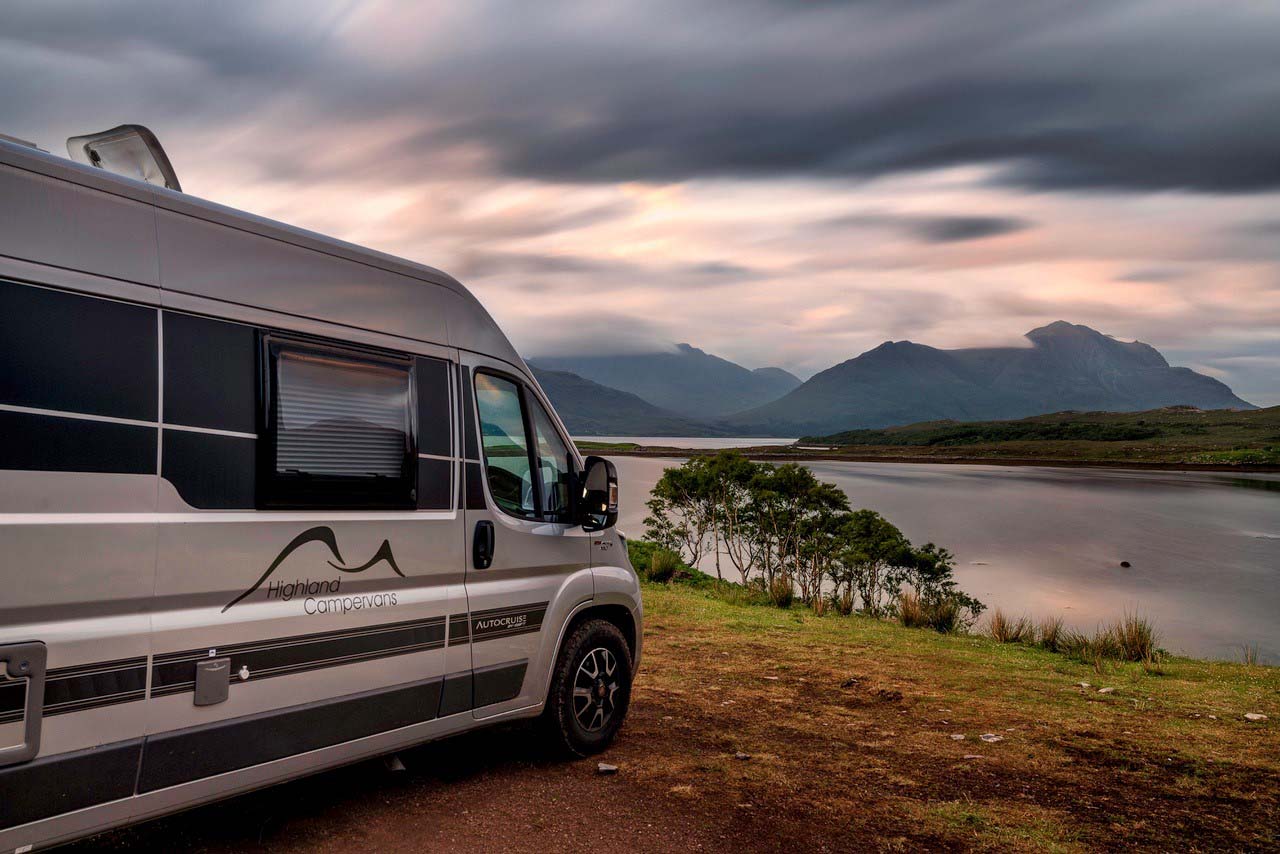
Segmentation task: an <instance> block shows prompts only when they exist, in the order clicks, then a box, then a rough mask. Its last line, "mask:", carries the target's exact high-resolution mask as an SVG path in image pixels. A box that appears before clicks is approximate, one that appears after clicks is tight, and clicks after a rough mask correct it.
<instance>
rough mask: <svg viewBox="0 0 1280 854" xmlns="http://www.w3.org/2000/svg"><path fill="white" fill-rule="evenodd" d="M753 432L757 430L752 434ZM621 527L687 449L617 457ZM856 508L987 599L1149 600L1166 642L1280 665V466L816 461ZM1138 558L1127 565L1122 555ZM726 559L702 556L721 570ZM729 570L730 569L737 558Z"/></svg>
mask: <svg viewBox="0 0 1280 854" xmlns="http://www.w3.org/2000/svg"><path fill="white" fill-rule="evenodd" d="M752 441H755V440H752ZM613 461H614V463H615V464H616V465H617V467H618V474H619V478H620V480H621V485H622V495H621V500H622V508H621V517H620V526H621V528H622V530H623V531H625V532H626V533H627V534H629V535H631V536H635V537H639V536H642V535H643V532H644V523H643V520H644V517H645V515H646V513H645V508H644V502H645V501H646V500H647V498H648V493H649V490H650V489H651V488H652V487H653V485H654V483H656V482H657V479H658V478H659V477H660V476H661V475H662V470H663V468H665V467H666V466H670V465H677V464H678V463H679V462H680V461H679V460H659V459H646V458H640V457H614V458H613ZM809 467H810V468H811V469H813V472H814V474H816V475H817V476H818V477H819V478H821V479H823V480H827V481H831V482H834V483H836V484H838V485H839V486H840V488H841V489H843V490H844V491H845V493H846V494H847V495H848V496H849V500H850V503H852V504H853V506H854V507H869V508H871V509H873V510H877V511H879V512H881V513H883V514H884V515H885V516H886V517H888V519H889V520H890V521H892V522H893V523H894V524H896V525H897V526H898V527H900V528H901V529H902V530H903V532H904V533H905V534H906V535H907V536H908V537H910V538H911V539H912V540H913V541H915V542H926V541H929V540H932V541H934V542H936V543H938V544H940V545H943V546H946V547H947V548H948V549H950V550H951V551H952V552H954V553H955V555H956V559H957V560H956V562H957V566H956V577H957V580H958V581H959V582H960V584H961V586H962V587H963V588H964V589H965V590H967V591H968V592H970V593H972V594H973V595H975V596H977V597H978V598H979V599H981V600H982V601H983V602H985V603H987V605H989V606H991V605H999V606H1000V607H1001V608H1003V609H1004V610H1005V611H1007V612H1013V613H1015V614H1017V613H1024V612H1025V613H1027V614H1030V615H1032V616H1034V617H1036V618H1039V617H1043V616H1048V615H1061V616H1062V617H1063V618H1064V619H1065V620H1066V622H1067V623H1068V624H1069V625H1071V626H1073V627H1075V628H1080V629H1092V628H1094V627H1095V626H1096V625H1097V624H1098V622H1099V621H1101V620H1110V619H1112V618H1115V617H1119V616H1121V615H1122V613H1123V612H1124V611H1125V609H1126V608H1127V609H1129V610H1134V609H1136V610H1138V611H1140V612H1141V613H1142V614H1144V615H1146V616H1149V617H1151V618H1153V619H1154V620H1155V622H1156V625H1157V626H1158V628H1159V629H1160V631H1161V633H1162V645H1163V646H1164V647H1166V648H1167V649H1170V650H1173V651H1175V652H1182V653H1186V654H1190V655H1196V656H1202V657H1212V658H1222V659H1239V658H1240V648H1241V645H1242V644H1245V643H1248V644H1251V645H1256V646H1257V647H1258V648H1259V651H1260V653H1261V655H1262V658H1263V659H1264V660H1266V661H1268V662H1269V663H1272V664H1280V475H1266V474H1255V475H1248V474H1232V473H1221V474H1219V473H1199V472H1197V473H1179V472H1146V471H1121V470H1115V469H1055V468H1039V467H1002V466H960V465H924V464H896V463H845V462H815V463H810V464H809ZM1122 560H1127V561H1129V562H1130V563H1131V564H1132V567H1131V568H1129V569H1124V568H1122V567H1121V566H1120V561H1122ZM713 566H714V564H712V563H710V562H704V565H703V568H704V569H706V570H708V571H714V569H713ZM722 568H723V570H724V571H725V572H726V574H727V576H728V577H732V575H733V567H732V565H730V564H729V563H728V561H727V560H725V561H723V563H722Z"/></svg>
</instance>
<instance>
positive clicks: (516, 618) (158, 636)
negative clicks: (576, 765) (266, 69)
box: [0, 126, 641, 852]
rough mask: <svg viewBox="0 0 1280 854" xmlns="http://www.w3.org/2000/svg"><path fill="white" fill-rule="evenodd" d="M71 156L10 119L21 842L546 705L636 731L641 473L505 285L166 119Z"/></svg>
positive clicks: (8, 450) (1, 675) (562, 715)
mask: <svg viewBox="0 0 1280 854" xmlns="http://www.w3.org/2000/svg"><path fill="white" fill-rule="evenodd" d="M69 148H70V149H71V153H72V155H73V156H74V158H75V159H74V160H73V159H68V158H63V157H58V156H54V155H52V154H49V153H47V152H44V151H42V150H39V149H37V148H35V147H34V146H31V145H29V144H22V143H20V142H17V141H10V140H6V139H0V851H18V852H21V851H26V850H30V849H31V848H32V847H35V848H40V847H45V846H49V845H53V844H57V843H60V842H64V841H67V840H71V839H74V838H76V837H81V836H84V835H88V834H92V833H96V832H98V831H101V830H104V829H107V828H110V827H114V826H118V825H122V824H126V823H130V822H136V821H141V820H145V819H148V818H152V817H155V816H160V815H163V814H166V813H170V812H173V811H176V810H180V809H184V808H187V807H191V806H194V805H197V804H201V803H205V802H208V801H212V800H215V799H219V798H224V797H227V796H229V795H234V794H237V793H241V792H246V791H249V790H251V789H255V788H259V787H263V786H268V785H271V784H274V783H277V782H280V781H284V780H288V779H291V778H296V777H299V776H301V775H305V774H310V773H313V772H315V771H319V770H322V769H326V768H332V767H335V766H338V765H342V764H345V763H351V762H355V761H358V760H362V759H367V758H372V757H378V756H385V755H388V754H394V753H395V752H396V751H397V750H400V749H402V748H406V747H408V746H411V745H416V744H420V743H423V742H426V741H429V740H432V739H436V738H440V737H442V736H446V735H451V734H454V733H460V732H463V731H465V730H471V729H474V728H477V727H484V726H489V725H492V724H496V723H498V722H502V721H511V720H514V719H518V718H539V717H540V718H541V721H540V723H541V731H542V732H545V733H547V734H548V735H549V737H550V738H552V739H553V740H554V741H555V742H556V744H557V745H558V746H560V747H561V748H563V749H564V750H565V751H567V752H568V753H570V754H574V755H578V756H585V755H588V754H591V753H594V752H597V751H600V750H602V749H604V748H605V747H606V746H607V745H608V744H609V743H610V742H611V740H612V739H613V737H614V735H615V733H616V732H617V731H618V728H619V727H620V726H621V725H622V722H623V719H624V717H625V716H626V713H627V705H628V700H629V697H630V687H631V678H632V674H633V673H634V672H635V669H636V666H637V665H638V662H639V660H640V640H641V601H640V593H639V586H638V583H637V579H636V575H635V572H634V571H633V569H632V567H631V565H630V563H629V562H628V558H627V547H626V541H625V539H624V537H623V536H622V535H621V534H620V533H619V532H618V531H617V529H616V527H615V522H616V520H617V509H618V508H617V501H618V486H617V476H616V473H615V470H614V468H613V466H612V465H611V464H610V463H609V462H608V461H607V460H604V459H601V458H597V457H587V458H586V459H583V458H582V457H581V456H580V455H579V453H578V451H577V449H576V448H575V446H574V444H573V442H571V441H570V439H569V437H568V434H567V432H566V431H565V428H564V425H563V424H562V423H561V421H560V420H559V418H557V416H556V414H555V410H554V409H553V408H552V406H551V404H550V403H549V402H548V400H547V398H546V395H545V394H544V393H543V392H542V390H541V389H540V388H539V386H538V383H537V381H536V380H535V379H534V377H533V374H532V373H531V372H530V370H529V369H528V368H527V367H526V365H525V363H524V362H523V361H522V360H521V358H520V356H519V355H518V354H517V353H516V351H515V350H514V349H513V348H512V345H511V344H510V343H509V341H508V340H507V338H506V336H505V335H504V334H503V332H502V331H501V330H500V329H499V328H498V326H497V324H495V322H494V321H493V319H492V318H491V317H490V315H489V314H488V312H486V311H485V309H484V308H483V307H482V306H481V304H480V302H479V301H478V300H477V299H476V298H475V297H474V296H472V294H471V293H470V292H468V290H467V289H466V288H464V287H463V286H462V285H461V284H459V283H458V282H457V281H456V280H454V279H453V278H451V277H450V276H448V275H446V274H444V273H442V272H440V271H439V270H435V269H432V268H430V267H425V266H421V265H418V264H414V263H410V262H408V261H404V260H401V259H398V258H394V257H391V256H388V255H384V254H382V253H379V252H374V251H371V250H368V249H364V248H361V247H359V246H354V245H352V244H349V243H345V242H342V241H340V240H335V239H332V238H328V237H324V236H321V235H318V234H314V233H311V232H308V231H304V230H302V229H298V228H293V227H290V226H287V225H282V224H280V223H278V222H273V221H269V220H266V219H263V218H260V217H257V216H253V215H250V214H247V213H243V212H241V211H237V210H232V209H230V208H227V207H223V206H220V205H217V204H214V203H211V202H208V201H203V200H201V199H198V198H195V197H192V196H190V195H187V194H184V193H183V192H181V190H180V187H179V184H178V181H177V177H176V175H174V173H173V169H172V167H171V165H170V164H169V161H168V159H167V158H165V157H164V155H163V151H162V149H160V147H159V144H158V143H157V142H156V141H155V138H154V136H152V135H151V134H150V133H149V132H146V131H145V129H144V128H140V127H137V126H123V127H122V128H117V129H115V130H114V131H110V132H106V133H104V134H92V135H89V136H86V137H77V138H73V139H72V140H70V141H69ZM77 161H79V162H77ZM122 173H123V174H122Z"/></svg>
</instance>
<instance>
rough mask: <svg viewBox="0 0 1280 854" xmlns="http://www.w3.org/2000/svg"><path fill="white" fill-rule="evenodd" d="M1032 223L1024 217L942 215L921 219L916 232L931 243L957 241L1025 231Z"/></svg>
mask: <svg viewBox="0 0 1280 854" xmlns="http://www.w3.org/2000/svg"><path fill="white" fill-rule="evenodd" d="M1030 227H1031V223H1029V222H1028V221H1027V220H1024V219H1016V218H1014V217H997V216H940V217H933V218H930V219H924V220H921V221H920V222H919V223H918V224H917V225H916V234H918V235H919V236H920V238H921V239H922V240H925V241H928V242H929V243H956V242H959V241H962V240H980V239H982V238H984V237H998V236H999V235H1002V234H1013V233H1014V232H1016V231H1025V230H1026V229H1028V228H1030Z"/></svg>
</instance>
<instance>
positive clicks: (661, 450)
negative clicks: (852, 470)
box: [584, 445, 1280, 474]
mask: <svg viewBox="0 0 1280 854" xmlns="http://www.w3.org/2000/svg"><path fill="white" fill-rule="evenodd" d="M779 447H786V446H776V445H775V446H769V445H764V446H750V447H740V448H676V447H668V446H663V445H642V446H639V447H635V448H617V449H615V448H599V447H597V448H586V449H584V452H590V453H593V454H597V455H600V456H612V457H651V458H665V457H680V458H688V457H695V456H714V455H715V454H717V453H719V452H720V451H737V452H739V453H741V454H742V455H743V456H745V457H748V458H750V459H753V460H765V461H769V462H776V461H779V460H781V461H784V462H796V463H805V462H845V463H898V464H902V463H912V464H935V465H966V466H1020V467H1032V466H1035V467H1040V468H1109V469H1133V470H1136V471H1168V472H1236V473H1239V474H1280V466H1276V465H1267V464H1257V463H1240V464H1235V465H1233V464H1230V463H1176V462H1162V461H1147V460H1073V459H1052V458H1050V459H1044V458H1034V457H963V456H955V457H952V456H947V457H941V456H939V457H929V456H903V455H897V456H886V455H874V454H842V453H838V452H828V453H823V452H822V451H796V452H791V453H780V452H779V451H778V448H779Z"/></svg>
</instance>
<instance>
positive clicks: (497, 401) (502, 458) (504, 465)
mask: <svg viewBox="0 0 1280 854" xmlns="http://www.w3.org/2000/svg"><path fill="white" fill-rule="evenodd" d="M520 397H521V395H520V387H519V386H517V385H516V384H515V383H513V382H511V381H510V380H506V379H503V378H502V377H495V376H493V375H492V374H480V373H478V374H476V404H477V408H478V410H479V414H480V444H481V445H482V446H483V448H484V462H485V470H486V472H487V474H488V478H489V492H490V493H492V494H493V500H494V501H495V502H497V504H498V507H499V508H501V509H502V510H504V511H506V512H507V513H510V514H512V515H513V516H520V517H523V518H525V519H535V518H537V516H538V506H537V502H536V500H535V492H534V484H533V465H532V463H531V455H530V453H529V442H528V439H527V437H526V434H525V423H524V408H523V406H522V405H521V401H520Z"/></svg>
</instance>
